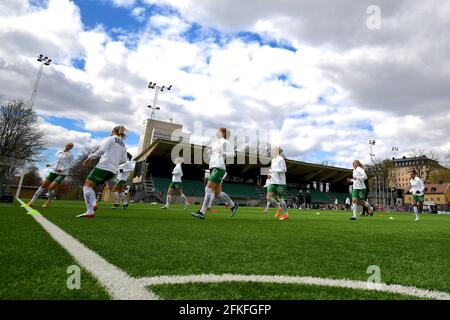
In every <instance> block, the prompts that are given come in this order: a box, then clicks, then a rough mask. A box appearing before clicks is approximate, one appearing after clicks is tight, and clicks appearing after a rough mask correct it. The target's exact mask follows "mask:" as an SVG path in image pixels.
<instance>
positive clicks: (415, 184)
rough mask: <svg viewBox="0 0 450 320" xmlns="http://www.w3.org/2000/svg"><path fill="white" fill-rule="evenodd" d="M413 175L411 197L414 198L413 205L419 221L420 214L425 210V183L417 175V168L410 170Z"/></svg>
mask: <svg viewBox="0 0 450 320" xmlns="http://www.w3.org/2000/svg"><path fill="white" fill-rule="evenodd" d="M410 176H411V181H410V183H411V190H410V192H411V198H412V205H413V209H414V213H415V214H416V221H419V220H420V218H419V214H420V213H422V210H423V202H424V200H425V199H424V190H425V185H424V183H423V181H422V179H420V178H419V177H418V176H417V172H416V170H414V169H412V170H411V172H410Z"/></svg>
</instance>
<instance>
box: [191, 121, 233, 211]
mask: <svg viewBox="0 0 450 320" xmlns="http://www.w3.org/2000/svg"><path fill="white" fill-rule="evenodd" d="M230 135H231V134H230V131H229V130H227V129H225V128H220V129H218V130H217V133H216V140H215V142H214V143H213V145H212V146H211V148H209V149H207V152H208V153H209V154H210V156H211V159H210V160H209V169H210V170H211V173H210V177H209V179H208V180H209V181H208V184H207V185H206V187H205V197H204V199H203V206H202V208H201V209H200V210H199V211H198V212H193V213H191V215H192V216H193V217H195V218H199V219H205V213H206V210H207V209H208V206H209V205H210V203H211V197H212V195H213V193H215V195H216V197H217V198H219V199H221V200H223V201H224V202H225V204H226V205H227V206H228V207H229V208H231V216H232V217H234V216H235V215H236V211H237V209H238V208H239V205H238V204H237V203H234V202H233V200H231V198H230V196H229V195H227V194H226V193H225V192H223V191H222V183H223V179H225V177H226V175H227V171H226V166H225V159H226V158H228V157H234V155H235V152H234V148H233V146H232V145H231V143H230V141H228V139H229V138H230Z"/></svg>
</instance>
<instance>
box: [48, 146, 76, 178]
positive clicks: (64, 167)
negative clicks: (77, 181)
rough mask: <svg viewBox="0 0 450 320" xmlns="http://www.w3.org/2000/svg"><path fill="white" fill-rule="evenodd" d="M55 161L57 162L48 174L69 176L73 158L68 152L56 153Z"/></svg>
mask: <svg viewBox="0 0 450 320" xmlns="http://www.w3.org/2000/svg"><path fill="white" fill-rule="evenodd" d="M56 159H57V160H56V162H55V163H54V164H53V168H52V169H51V170H50V172H52V173H56V174H61V175H64V176H67V175H68V174H69V169H70V167H71V166H72V165H73V163H74V162H75V157H74V156H73V154H72V153H71V152H70V151H67V152H64V151H58V153H56ZM58 170H59V172H58Z"/></svg>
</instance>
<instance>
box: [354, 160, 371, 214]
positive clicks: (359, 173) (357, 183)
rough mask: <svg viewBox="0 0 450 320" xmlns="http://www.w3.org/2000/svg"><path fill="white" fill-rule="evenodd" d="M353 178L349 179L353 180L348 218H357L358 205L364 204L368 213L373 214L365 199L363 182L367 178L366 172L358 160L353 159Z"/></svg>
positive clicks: (365, 191) (365, 190)
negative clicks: (350, 210) (351, 211)
mask: <svg viewBox="0 0 450 320" xmlns="http://www.w3.org/2000/svg"><path fill="white" fill-rule="evenodd" d="M352 165H353V179H349V181H350V182H353V190H352V202H353V207H352V208H353V217H351V218H350V220H358V217H357V214H358V205H362V206H365V207H366V208H367V210H368V213H369V215H372V214H373V208H372V206H371V205H370V204H369V202H368V201H367V189H366V185H365V183H364V181H365V180H367V174H366V172H365V171H364V166H363V164H362V163H361V161H359V160H355V161H353V164H352Z"/></svg>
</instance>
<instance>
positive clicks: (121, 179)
mask: <svg viewBox="0 0 450 320" xmlns="http://www.w3.org/2000/svg"><path fill="white" fill-rule="evenodd" d="M127 158H128V161H127V162H125V163H124V164H121V165H120V166H119V170H117V174H116V182H115V185H114V188H113V190H112V191H113V195H114V207H113V209H117V208H119V206H120V205H119V202H120V198H122V205H123V208H124V209H126V208H128V196H127V195H126V194H125V192H124V186H125V184H126V183H127V180H128V177H129V175H130V172H131V171H133V169H134V162H133V161H131V159H132V158H133V156H132V155H131V154H130V153H128V152H127Z"/></svg>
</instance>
